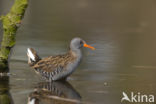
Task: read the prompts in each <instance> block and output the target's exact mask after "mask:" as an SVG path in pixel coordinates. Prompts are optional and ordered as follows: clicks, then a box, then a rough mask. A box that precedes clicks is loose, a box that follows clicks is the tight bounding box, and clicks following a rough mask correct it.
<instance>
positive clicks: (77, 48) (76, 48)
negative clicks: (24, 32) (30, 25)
mask: <svg viewBox="0 0 156 104" xmlns="http://www.w3.org/2000/svg"><path fill="white" fill-rule="evenodd" d="M82 47H87V48H90V49H92V50H95V48H94V47H92V46H90V45H88V44H87V43H86V42H85V41H84V40H83V39H81V38H79V37H75V38H73V39H72V40H71V42H70V46H69V50H68V51H67V52H66V53H65V54H61V55H54V56H49V57H46V58H43V59H42V58H41V57H40V56H39V55H38V54H37V52H36V51H35V50H34V49H33V48H27V56H28V64H29V66H30V67H31V68H33V69H35V72H36V73H37V74H39V75H41V76H42V78H43V79H45V80H47V81H57V80H66V79H67V77H68V76H69V75H71V74H72V73H73V72H74V71H75V69H76V68H77V66H78V65H79V64H80V62H81V59H82V51H81V48H82Z"/></svg>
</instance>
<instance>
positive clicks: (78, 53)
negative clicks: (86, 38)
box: [71, 49, 82, 61]
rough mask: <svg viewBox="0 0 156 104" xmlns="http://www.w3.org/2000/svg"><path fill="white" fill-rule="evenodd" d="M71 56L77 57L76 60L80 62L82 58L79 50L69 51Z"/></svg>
mask: <svg viewBox="0 0 156 104" xmlns="http://www.w3.org/2000/svg"><path fill="white" fill-rule="evenodd" d="M71 51H72V52H73V54H74V55H75V56H76V57H77V59H78V60H79V61H80V60H81V58H82V51H81V49H71Z"/></svg>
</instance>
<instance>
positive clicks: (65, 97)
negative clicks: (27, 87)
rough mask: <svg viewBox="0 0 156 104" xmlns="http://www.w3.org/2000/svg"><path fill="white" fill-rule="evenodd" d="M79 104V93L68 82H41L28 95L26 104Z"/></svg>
mask: <svg viewBox="0 0 156 104" xmlns="http://www.w3.org/2000/svg"><path fill="white" fill-rule="evenodd" d="M39 103H40V104H53V103H54V104H79V103H81V96H80V94H79V93H78V92H77V91H76V90H75V89H74V88H73V87H72V86H71V85H70V84H69V83H68V82H42V83H39V84H38V86H37V88H36V89H35V90H34V92H32V93H31V94H30V95H29V98H28V104H39Z"/></svg>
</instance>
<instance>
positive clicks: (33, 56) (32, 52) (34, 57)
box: [27, 48, 41, 66]
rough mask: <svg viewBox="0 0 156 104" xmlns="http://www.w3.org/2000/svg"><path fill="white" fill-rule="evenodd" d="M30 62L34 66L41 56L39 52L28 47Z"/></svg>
mask: <svg viewBox="0 0 156 104" xmlns="http://www.w3.org/2000/svg"><path fill="white" fill-rule="evenodd" d="M27 56H28V64H29V65H30V66H34V65H35V64H36V63H37V62H38V61H39V60H41V58H40V57H39V56H38V54H37V52H36V51H35V50H34V49H33V48H28V49H27Z"/></svg>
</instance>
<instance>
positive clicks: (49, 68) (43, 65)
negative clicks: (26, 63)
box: [33, 53, 75, 72]
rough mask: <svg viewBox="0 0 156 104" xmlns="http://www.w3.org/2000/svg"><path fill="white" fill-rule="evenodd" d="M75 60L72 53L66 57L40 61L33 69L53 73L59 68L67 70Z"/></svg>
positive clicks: (60, 56) (52, 57)
mask: <svg viewBox="0 0 156 104" xmlns="http://www.w3.org/2000/svg"><path fill="white" fill-rule="evenodd" d="M74 60H75V57H74V56H73V55H72V54H71V53H67V54H65V55H58V56H51V57H47V58H44V59H42V60H40V61H39V62H38V63H36V64H35V65H34V66H33V68H34V69H41V70H44V71H46V72H53V71H55V70H56V69H58V68H62V69H65V67H66V66H67V65H68V64H69V63H71V62H73V61H74Z"/></svg>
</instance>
